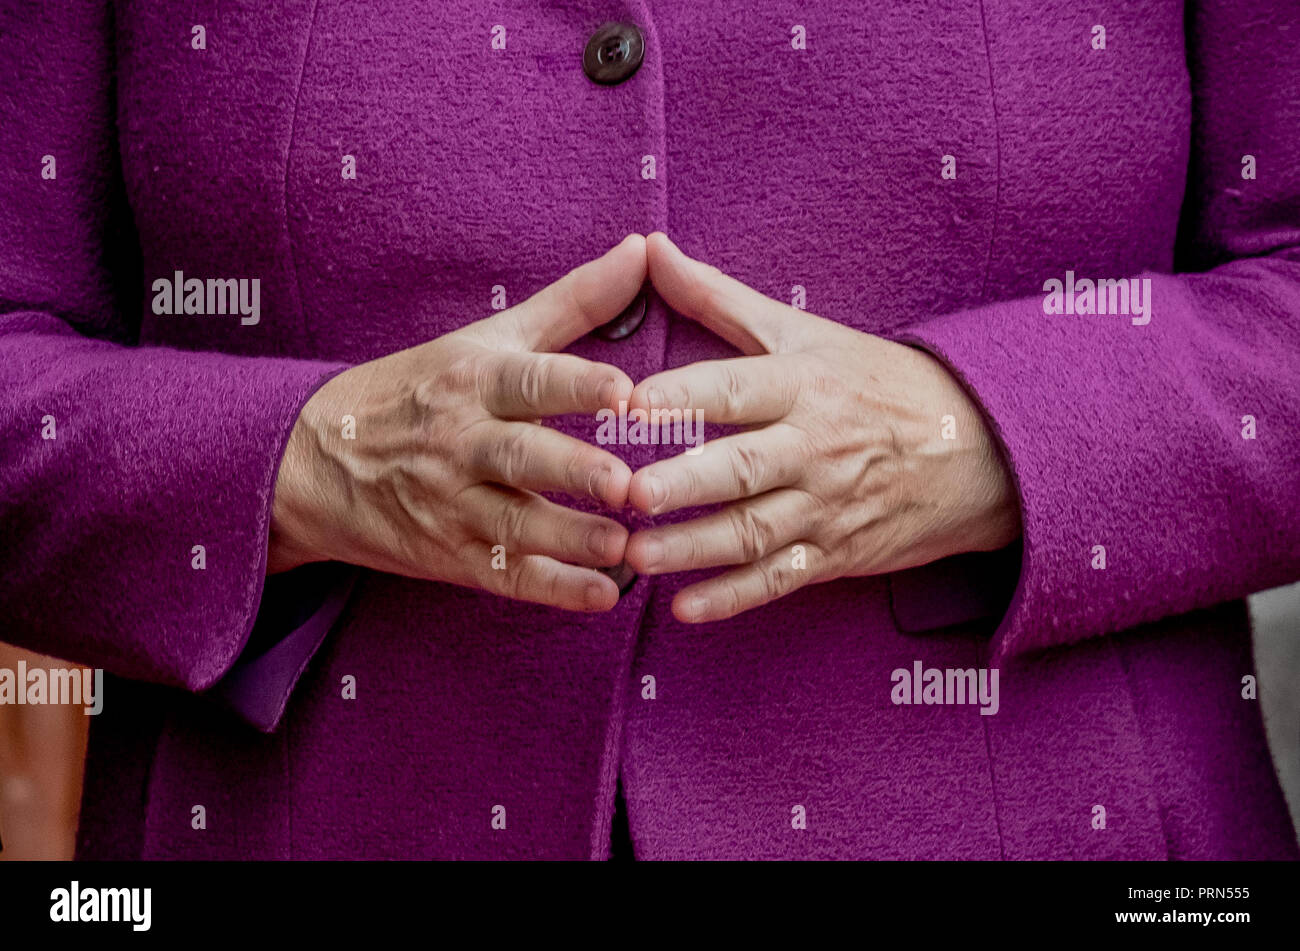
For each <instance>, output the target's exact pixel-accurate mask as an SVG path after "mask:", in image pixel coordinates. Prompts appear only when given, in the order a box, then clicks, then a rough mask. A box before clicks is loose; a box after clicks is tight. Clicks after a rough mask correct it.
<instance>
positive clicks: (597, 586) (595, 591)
mask: <svg viewBox="0 0 1300 951" xmlns="http://www.w3.org/2000/svg"><path fill="white" fill-rule="evenodd" d="M604 592H605V586H604V585H602V584H601V583H600V582H599V581H593V582H591V583H590V584H589V585H587V593H586V595H585V598H586V602H587V610H588V611H595V610H598V609H599V608H600V606H601V605H602V604H603V603H604V601H605V594H604Z"/></svg>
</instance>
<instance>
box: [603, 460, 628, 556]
mask: <svg viewBox="0 0 1300 951" xmlns="http://www.w3.org/2000/svg"><path fill="white" fill-rule="evenodd" d="M614 462H615V464H614V465H611V466H610V469H609V472H608V474H607V475H606V477H605V480H604V484H603V485H602V487H601V488H602V491H601V494H600V501H602V502H604V503H605V504H606V505H608V506H609V507H610V508H611V509H613V510H614V511H616V512H617V511H620V510H622V509H624V508H626V507H627V494H628V487H629V485H630V484H631V482H632V470H631V469H629V468H628V467H627V464H626V463H625V462H623V460H621V459H615V460H614ZM624 531H625V532H626V530H624ZM625 540H626V539H625Z"/></svg>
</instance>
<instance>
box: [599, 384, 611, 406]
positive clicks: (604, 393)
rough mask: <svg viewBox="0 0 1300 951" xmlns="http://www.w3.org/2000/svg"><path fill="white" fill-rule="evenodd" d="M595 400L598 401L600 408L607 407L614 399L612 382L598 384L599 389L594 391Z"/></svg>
mask: <svg viewBox="0 0 1300 951" xmlns="http://www.w3.org/2000/svg"><path fill="white" fill-rule="evenodd" d="M596 399H597V400H599V401H600V405H601V406H602V407H604V406H608V405H609V404H610V402H611V401H612V400H613V399H614V381H613V380H606V381H605V382H604V383H602V384H600V389H598V390H597V391H596Z"/></svg>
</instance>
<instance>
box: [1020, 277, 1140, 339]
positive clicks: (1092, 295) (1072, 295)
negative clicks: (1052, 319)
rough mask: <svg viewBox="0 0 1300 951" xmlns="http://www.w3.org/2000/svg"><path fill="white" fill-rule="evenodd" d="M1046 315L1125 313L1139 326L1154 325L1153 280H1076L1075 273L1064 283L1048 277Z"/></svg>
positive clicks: (1132, 278)
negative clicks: (1152, 319)
mask: <svg viewBox="0 0 1300 951" xmlns="http://www.w3.org/2000/svg"><path fill="white" fill-rule="evenodd" d="M1043 293H1044V294H1045V295H1046V296H1045V297H1044V298H1043V313H1044V314H1103V315H1104V314H1122V315H1124V316H1131V317H1132V318H1133V320H1132V322H1133V324H1134V325H1136V326H1139V327H1140V326H1142V325H1144V324H1149V323H1151V278H1149V277H1143V278H1136V277H1130V278H1121V279H1120V280H1118V281H1113V280H1111V279H1109V278H1100V279H1098V280H1096V281H1093V280H1092V279H1090V278H1086V277H1084V278H1080V279H1079V280H1077V281H1076V280H1075V279H1074V272H1073V271H1066V272H1065V280H1064V281H1059V280H1057V279H1056V278H1054V277H1049V278H1048V279H1047V280H1046V281H1044V282H1043Z"/></svg>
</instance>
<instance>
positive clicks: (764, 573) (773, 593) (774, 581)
mask: <svg viewBox="0 0 1300 951" xmlns="http://www.w3.org/2000/svg"><path fill="white" fill-rule="evenodd" d="M758 580H759V585H760V587H761V590H762V592H763V600H764V601H773V600H775V599H776V598H779V597H780V596H781V593H782V591H783V589H784V587H785V582H784V581H783V579H782V577H781V574H780V572H779V571H778V569H777V567H776V564H775V562H773V563H770V564H764V565H759V568H758Z"/></svg>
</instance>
